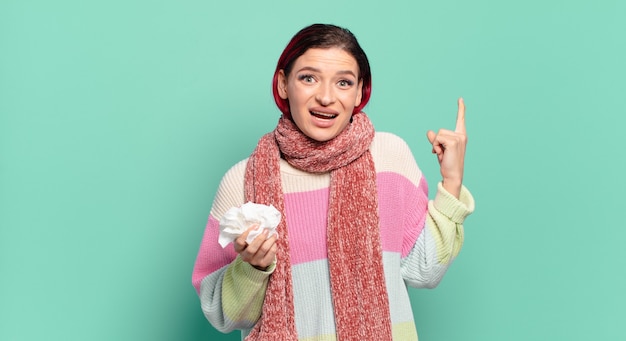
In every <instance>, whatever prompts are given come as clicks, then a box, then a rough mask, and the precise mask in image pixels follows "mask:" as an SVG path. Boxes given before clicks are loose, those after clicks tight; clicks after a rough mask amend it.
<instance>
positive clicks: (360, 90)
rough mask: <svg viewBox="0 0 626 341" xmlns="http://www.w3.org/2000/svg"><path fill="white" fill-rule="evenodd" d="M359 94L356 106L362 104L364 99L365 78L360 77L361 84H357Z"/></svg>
mask: <svg viewBox="0 0 626 341" xmlns="http://www.w3.org/2000/svg"><path fill="white" fill-rule="evenodd" d="M356 90H357V95H356V100H355V101H354V106H355V107H358V106H359V105H360V104H361V100H362V99H363V79H362V78H361V79H359V85H358V86H357V89H356Z"/></svg>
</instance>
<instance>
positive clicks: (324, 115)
mask: <svg viewBox="0 0 626 341" xmlns="http://www.w3.org/2000/svg"><path fill="white" fill-rule="evenodd" d="M311 113H313V114H314V115H317V116H322V117H328V118H335V117H337V115H334V114H325V113H321V112H317V111H311Z"/></svg>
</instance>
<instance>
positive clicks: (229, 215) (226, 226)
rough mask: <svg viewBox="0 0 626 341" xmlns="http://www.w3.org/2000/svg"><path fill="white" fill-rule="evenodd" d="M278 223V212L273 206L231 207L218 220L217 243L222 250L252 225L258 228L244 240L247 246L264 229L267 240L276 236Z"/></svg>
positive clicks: (251, 203)
mask: <svg viewBox="0 0 626 341" xmlns="http://www.w3.org/2000/svg"><path fill="white" fill-rule="evenodd" d="M278 223H280V212H279V211H278V210H277V209H276V208H275V207H274V206H272V205H269V206H267V205H262V204H255V203H253V202H247V203H245V204H243V205H241V207H233V208H231V209H229V210H228V211H226V213H224V216H223V217H222V219H220V235H219V240H218V242H219V243H220V245H221V246H222V248H224V247H226V245H228V244H229V243H231V242H232V241H234V240H235V239H237V237H239V236H240V235H241V234H242V233H244V232H246V230H247V229H248V228H250V226H252V225H254V224H258V225H259V227H258V228H256V229H254V230H252V231H250V233H249V234H248V237H247V239H246V242H247V243H248V244H249V243H251V242H252V241H253V240H254V238H256V237H257V236H258V235H260V234H261V232H263V230H264V229H267V230H269V234H268V236H267V237H268V238H269V237H271V236H273V235H275V234H276V227H277V226H278Z"/></svg>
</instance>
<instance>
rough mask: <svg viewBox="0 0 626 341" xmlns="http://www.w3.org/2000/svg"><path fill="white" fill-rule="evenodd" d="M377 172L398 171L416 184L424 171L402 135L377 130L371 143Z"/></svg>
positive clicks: (397, 172)
mask: <svg viewBox="0 0 626 341" xmlns="http://www.w3.org/2000/svg"><path fill="white" fill-rule="evenodd" d="M370 152H371V153H372V157H373V159H374V165H375V167H376V172H378V173H396V174H398V175H401V176H402V177H404V178H407V179H410V180H411V181H412V182H414V183H415V184H416V185H417V184H419V182H420V181H421V180H422V179H421V178H422V173H421V171H420V169H419V167H418V166H417V162H416V161H415V158H414V157H413V153H412V152H411V148H409V145H408V144H407V143H406V141H404V139H402V138H401V137H400V136H397V135H395V134H393V133H388V132H376V135H375V136H374V140H373V141H372V144H371V145H370Z"/></svg>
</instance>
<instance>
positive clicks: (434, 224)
mask: <svg viewBox="0 0 626 341" xmlns="http://www.w3.org/2000/svg"><path fill="white" fill-rule="evenodd" d="M371 150H372V155H373V156H374V158H375V161H376V167H377V172H378V174H379V195H381V197H382V200H381V201H380V202H379V205H380V207H381V208H382V212H381V218H384V219H385V221H386V225H387V226H393V231H394V232H395V233H394V235H396V236H398V238H400V239H401V240H400V241H398V242H397V243H401V245H402V247H401V264H400V270H401V273H402V277H403V278H404V280H405V282H406V284H407V285H409V286H413V287H418V288H433V287H435V286H437V284H439V282H440V281H441V279H442V278H443V276H444V274H445V273H446V270H447V269H448V267H449V266H450V264H451V262H452V261H453V260H454V258H455V257H456V256H457V255H458V253H459V251H460V250H461V246H462V245H463V221H464V220H465V218H466V217H467V216H468V215H469V214H470V213H472V212H473V210H474V199H473V198H472V195H471V194H470V192H469V191H468V190H467V188H465V187H462V189H461V195H460V198H459V199H457V198H456V197H454V196H453V195H452V194H450V193H448V192H447V191H446V190H445V189H444V188H443V186H442V185H441V183H439V184H438V186H437V192H436V194H435V197H434V199H433V200H429V199H428V184H427V182H426V179H425V178H424V175H423V174H422V172H421V170H420V169H419V167H418V166H417V163H416V162H415V158H414V157H413V154H412V153H411V150H410V148H409V146H408V145H407V144H406V142H405V141H404V140H402V139H401V138H400V137H398V136H395V135H393V134H390V133H377V138H376V139H375V143H373V144H372V149H371ZM399 231H401V233H400V234H396V233H397V232H399ZM392 239H393V238H392ZM393 240H395V239H393ZM390 248H391V249H398V248H394V247H390Z"/></svg>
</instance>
